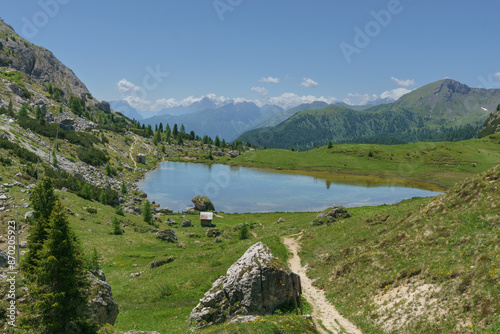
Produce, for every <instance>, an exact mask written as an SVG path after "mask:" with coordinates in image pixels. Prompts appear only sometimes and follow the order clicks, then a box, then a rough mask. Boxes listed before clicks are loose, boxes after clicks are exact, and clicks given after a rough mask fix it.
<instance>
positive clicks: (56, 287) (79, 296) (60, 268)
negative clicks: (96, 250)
mask: <svg viewBox="0 0 500 334" xmlns="http://www.w3.org/2000/svg"><path fill="white" fill-rule="evenodd" d="M48 222H49V228H48V230H47V239H46V241H45V243H44V247H43V249H42V250H41V251H40V252H39V253H40V259H39V260H38V261H37V268H36V271H35V273H36V276H35V279H34V282H33V283H34V285H33V286H32V287H31V288H30V296H31V298H32V300H33V301H34V304H33V311H34V314H31V315H28V317H30V318H31V319H29V320H30V321H31V322H32V323H33V325H35V326H36V328H37V332H39V333H47V334H49V333H50V334H52V333H91V332H92V329H91V325H90V323H89V319H88V318H87V316H86V315H85V314H86V312H85V308H86V303H87V292H86V291H88V289H89V287H90V282H89V280H88V278H87V276H86V271H85V266H84V264H85V262H84V259H83V256H82V253H81V251H80V247H79V244H78V241H77V239H76V236H75V234H74V233H73V232H72V231H71V230H70V226H69V222H68V219H67V216H66V213H65V209H64V208H63V206H62V204H61V203H60V202H59V201H58V200H57V202H56V204H55V205H54V207H53V211H52V214H51V215H50V218H49V221H48ZM94 332H95V331H94Z"/></svg>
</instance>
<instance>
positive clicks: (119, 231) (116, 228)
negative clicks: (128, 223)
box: [111, 217, 123, 235]
mask: <svg viewBox="0 0 500 334" xmlns="http://www.w3.org/2000/svg"><path fill="white" fill-rule="evenodd" d="M111 225H113V234H115V235H122V234H123V230H122V226H121V224H120V221H119V220H118V218H116V217H113V222H112V223H111Z"/></svg>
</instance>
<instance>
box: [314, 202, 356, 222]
mask: <svg viewBox="0 0 500 334" xmlns="http://www.w3.org/2000/svg"><path fill="white" fill-rule="evenodd" d="M325 211H326V210H325ZM323 217H333V218H335V219H338V218H350V217H351V214H350V213H349V212H347V209H346V208H344V207H343V206H342V205H334V206H332V207H331V208H329V209H328V211H326V212H323V213H320V214H319V215H318V218H323Z"/></svg>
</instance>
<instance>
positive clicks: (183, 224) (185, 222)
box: [181, 220, 193, 227]
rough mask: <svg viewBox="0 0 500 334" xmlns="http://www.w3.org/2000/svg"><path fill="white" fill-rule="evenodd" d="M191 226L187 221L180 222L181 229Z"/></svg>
mask: <svg viewBox="0 0 500 334" xmlns="http://www.w3.org/2000/svg"><path fill="white" fill-rule="evenodd" d="M192 226H193V224H192V223H191V222H190V221H189V220H185V221H183V222H182V224H181V227H192Z"/></svg>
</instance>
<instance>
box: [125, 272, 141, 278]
mask: <svg viewBox="0 0 500 334" xmlns="http://www.w3.org/2000/svg"><path fill="white" fill-rule="evenodd" d="M141 275H142V273H131V274H130V275H129V276H128V277H130V278H134V277H139V276H141Z"/></svg>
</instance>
